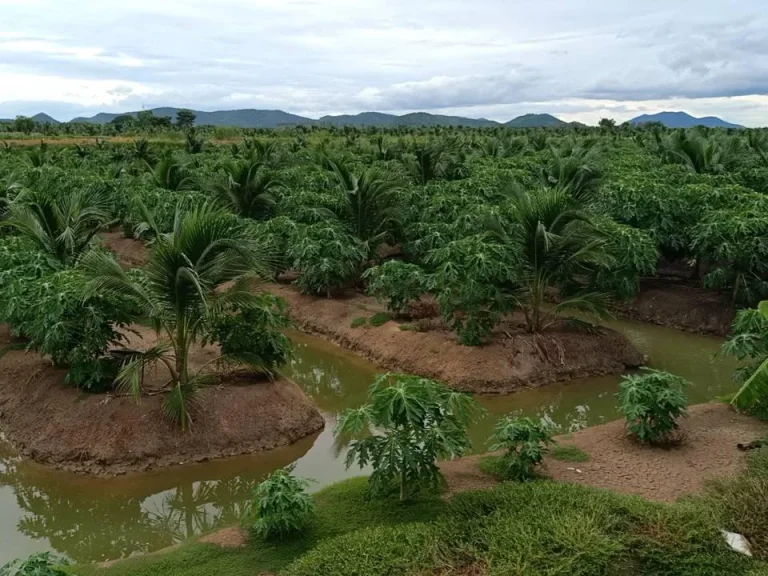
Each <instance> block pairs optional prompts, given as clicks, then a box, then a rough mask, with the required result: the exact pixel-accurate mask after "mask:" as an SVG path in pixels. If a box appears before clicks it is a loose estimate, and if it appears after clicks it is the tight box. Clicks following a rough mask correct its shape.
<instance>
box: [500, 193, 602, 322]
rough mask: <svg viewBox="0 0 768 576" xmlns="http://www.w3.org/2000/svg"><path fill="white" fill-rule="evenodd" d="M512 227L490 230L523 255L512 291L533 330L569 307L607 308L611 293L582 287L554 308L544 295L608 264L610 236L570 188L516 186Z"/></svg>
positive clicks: (595, 311) (593, 310) (596, 311)
mask: <svg viewBox="0 0 768 576" xmlns="http://www.w3.org/2000/svg"><path fill="white" fill-rule="evenodd" d="M512 204H513V207H514V213H513V216H512V222H511V226H509V227H508V228H507V227H505V226H504V225H503V224H502V223H501V222H500V221H499V220H492V221H490V222H489V231H490V232H491V234H492V236H494V237H495V238H496V239H497V240H498V241H500V242H501V243H502V245H505V246H507V247H508V249H509V250H512V251H513V252H514V253H515V254H517V255H518V257H519V259H520V273H519V276H516V277H515V278H514V279H513V281H514V283H515V284H516V285H517V286H518V287H517V288H516V289H515V290H514V291H513V292H512V294H511V296H512V298H513V299H514V301H515V303H516V304H517V306H518V307H519V308H520V309H521V310H522V311H523V314H524V315H525V320H526V325H527V328H528V331H529V332H533V333H536V332H541V331H542V330H546V329H547V328H548V327H549V326H551V325H552V324H553V323H554V322H556V321H557V320H558V313H559V312H562V311H564V310H569V309H570V310H579V311H583V312H588V313H590V314H594V315H598V316H599V315H602V314H604V313H605V300H606V298H605V295H603V294H600V293H596V292H580V293H576V294H573V295H570V296H565V297H564V298H563V299H562V300H561V301H560V302H559V303H558V304H556V305H554V306H552V308H550V309H549V310H544V306H543V305H544V297H545V295H546V291H547V289H548V288H550V287H563V286H565V285H566V284H568V283H570V282H572V281H573V280H574V277H575V276H576V275H578V274H584V273H588V272H589V271H590V270H591V269H592V268H593V267H594V266H596V265H601V264H608V263H609V262H610V256H609V255H608V254H607V252H606V249H605V240H604V239H603V238H601V237H600V235H599V233H598V232H597V231H596V230H595V228H594V227H593V225H592V222H591V220H590V217H589V215H588V214H586V213H585V212H584V211H582V210H580V209H579V208H578V202H577V201H576V200H575V199H574V198H573V197H572V196H571V195H570V193H569V192H568V191H567V190H566V189H562V188H554V189H543V190H539V191H536V192H534V193H527V192H524V191H522V190H519V189H516V190H514V191H513V196H512Z"/></svg>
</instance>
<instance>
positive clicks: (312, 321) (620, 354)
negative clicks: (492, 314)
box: [268, 284, 643, 394]
mask: <svg viewBox="0 0 768 576" xmlns="http://www.w3.org/2000/svg"><path fill="white" fill-rule="evenodd" d="M268 290H269V291H270V292H273V293H275V294H277V295H280V296H282V297H284V298H285V299H286V300H287V301H288V302H289V303H290V305H291V308H290V313H291V317H292V318H293V319H294V321H295V322H296V323H297V324H298V325H299V326H300V327H302V328H303V329H304V330H306V331H308V332H312V333H316V334H319V335H322V336H325V337H328V338H330V339H331V340H333V341H335V342H336V343H337V344H339V345H341V346H342V347H344V348H348V349H350V350H353V351H356V352H358V353H361V354H363V355H364V356H366V357H368V358H370V359H371V360H372V361H374V362H376V363H377V364H379V365H381V366H383V367H384V368H386V369H389V370H395V371H400V372H408V373H412V374H419V375H422V376H426V377H429V378H435V379H437V380H442V381H443V382H446V383H448V384H450V385H451V386H453V387H454V388H456V389H459V390H466V391H470V392H477V393H483V394H489V393H490V394H502V393H508V392H513V391H515V390H517V389H519V388H523V387H535V386H541V385H543V384H549V383H552V382H561V381H566V380H571V379H574V378H582V377H586V376H595V375H602V374H616V373H620V372H624V371H625V370H626V369H627V368H633V367H637V366H639V365H641V364H642V363H643V357H642V355H641V354H640V353H639V352H638V351H637V350H636V349H635V348H634V347H633V346H632V344H631V343H630V342H629V340H627V339H626V338H625V337H624V336H622V335H621V334H619V333H618V332H615V331H613V330H608V329H603V330H601V332H600V333H599V334H587V333H584V332H572V331H552V332H546V333H544V334H540V335H537V336H535V337H534V336H533V335H531V334H526V333H521V332H519V331H516V332H510V330H506V329H505V328H500V329H499V330H498V331H497V333H496V334H494V338H493V339H492V341H491V342H489V343H488V344H486V345H484V346H478V347H470V346H462V345H461V344H460V343H459V342H458V341H457V339H456V337H455V336H454V334H453V333H451V332H449V331H446V330H441V329H435V330H429V331H426V332H416V331H412V330H401V329H400V325H399V324H398V323H397V322H393V321H390V322H387V323H386V324H384V325H382V326H379V327H371V326H369V327H365V326H361V327H357V328H353V327H352V323H353V321H354V320H355V319H356V318H359V317H361V316H371V315H372V314H373V313H375V312H380V311H382V307H381V305H379V304H378V303H377V302H376V301H375V300H374V299H373V298H369V297H367V296H362V295H359V294H355V295H352V296H349V297H347V298H340V299H327V298H317V297H313V296H304V295H301V294H299V293H298V292H297V290H296V289H294V288H292V287H290V286H283V285H277V284H274V285H270V286H269V287H268Z"/></svg>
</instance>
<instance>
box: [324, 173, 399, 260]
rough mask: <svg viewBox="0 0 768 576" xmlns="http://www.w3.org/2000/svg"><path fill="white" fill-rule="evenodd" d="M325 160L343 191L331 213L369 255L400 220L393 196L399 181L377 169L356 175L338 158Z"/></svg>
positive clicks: (397, 188) (395, 199)
mask: <svg viewBox="0 0 768 576" xmlns="http://www.w3.org/2000/svg"><path fill="white" fill-rule="evenodd" d="M328 162H329V165H330V169H331V171H332V172H333V174H334V176H335V178H336V180H337V182H338V184H339V186H340V187H341V189H342V190H343V191H344V192H345V195H344V198H343V200H342V202H341V203H340V204H339V206H338V207H336V209H335V211H334V214H335V216H336V217H337V218H338V219H339V220H340V221H341V222H342V223H343V224H344V225H345V226H346V227H347V229H348V230H349V232H350V233H351V234H352V235H353V236H356V237H357V238H359V239H360V240H361V241H362V242H364V243H365V244H366V248H367V250H368V253H369V256H371V255H373V253H374V252H375V250H376V248H378V247H379V245H380V244H381V243H382V242H384V241H385V240H386V238H387V236H388V235H390V234H392V232H393V231H394V230H395V229H396V228H397V227H398V225H399V223H400V214H399V209H398V206H397V198H396V196H395V192H396V191H397V190H399V189H400V183H399V182H398V181H397V180H395V179H393V178H392V177H390V176H389V175H388V174H386V173H384V172H382V171H381V170H378V169H376V168H369V169H368V170H365V171H364V172H362V173H360V174H359V175H358V174H356V173H354V172H353V171H352V170H351V168H350V167H349V165H348V164H346V163H344V162H342V161H340V160H333V159H329V160H328Z"/></svg>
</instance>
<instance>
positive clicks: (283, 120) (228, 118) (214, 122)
mask: <svg viewBox="0 0 768 576" xmlns="http://www.w3.org/2000/svg"><path fill="white" fill-rule="evenodd" d="M179 110H180V108H153V109H152V110H151V112H152V114H154V115H155V116H158V117H162V116H166V117H168V118H171V120H174V121H175V120H176V113H177V112H178V111H179ZM193 112H194V113H195V115H196V116H197V119H196V120H195V123H196V124H198V125H210V126H234V127H237V128H277V127H279V126H295V125H297V124H312V123H314V120H311V119H310V118H305V117H303V116H297V115H295V114H289V113H287V112H283V111H282V110H219V111H217V112H200V111H197V110H194V111H193ZM126 114H127V115H129V116H133V117H134V118H135V117H136V116H138V114H139V113H138V111H136V112H126V113H124V114H108V113H105V112H102V113H100V114H96V115H95V116H92V117H90V118H82V117H80V118H75V119H73V120H72V122H86V123H89V124H107V123H109V122H112V120H114V119H115V118H117V117H118V116H125V115H126Z"/></svg>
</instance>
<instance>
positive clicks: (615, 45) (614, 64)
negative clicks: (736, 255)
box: [0, 0, 768, 126]
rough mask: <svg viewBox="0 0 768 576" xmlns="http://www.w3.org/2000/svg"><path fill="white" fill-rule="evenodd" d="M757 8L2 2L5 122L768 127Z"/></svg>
mask: <svg viewBox="0 0 768 576" xmlns="http://www.w3.org/2000/svg"><path fill="white" fill-rule="evenodd" d="M764 3H765V0H731V1H730V2H726V1H724V0H697V1H688V0H664V1H659V0H645V1H643V2H639V1H637V0H633V1H631V2H630V1H626V0H216V1H213V0H184V1H173V0H129V1H125V0H119V1H118V0H0V118H5V117H11V118H12V117H14V116H16V115H20V114H21V115H33V114H36V113H37V112H41V111H44V112H46V113H48V114H50V115H52V116H53V117H54V118H57V119H59V120H69V119H71V118H73V117H75V116H80V115H92V114H95V113H97V112H125V111H132V110H140V109H142V108H153V107H158V106H176V107H186V108H193V109H197V110H207V111H213V110H231V109H239V108H258V109H281V110H285V111H287V112H291V113H294V114H300V115H304V116H309V117H312V118H318V117H320V116H323V115H325V114H341V113H357V112H362V111H367V110H375V111H379V112H388V113H395V114H400V113H405V112H412V111H427V112H433V113H440V114H456V115H463V116H469V117H475V118H480V117H485V118H490V119H493V120H500V121H506V120H509V119H511V118H514V117H516V116H519V115H521V114H525V113H544V112H546V113H550V114H554V115H556V116H558V117H560V118H562V119H564V120H567V121H573V120H576V121H580V122H584V123H587V124H596V123H597V122H598V121H599V120H600V118H604V117H607V118H614V119H615V120H617V121H619V122H622V121H625V120H628V119H630V118H633V117H635V116H637V115H639V114H643V113H655V112H659V111H662V110H683V111H686V112H688V113H690V114H693V115H695V116H707V115H716V116H720V117H721V118H723V119H725V120H728V121H730V122H736V123H739V124H743V125H746V126H767V125H768V10H765V4H764Z"/></svg>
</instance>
